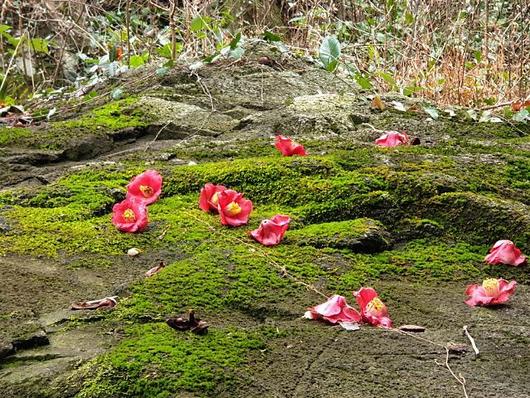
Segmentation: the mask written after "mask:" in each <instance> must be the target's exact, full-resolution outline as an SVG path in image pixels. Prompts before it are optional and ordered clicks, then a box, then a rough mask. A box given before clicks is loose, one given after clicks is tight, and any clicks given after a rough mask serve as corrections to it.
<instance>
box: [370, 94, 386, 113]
mask: <svg viewBox="0 0 530 398" xmlns="http://www.w3.org/2000/svg"><path fill="white" fill-rule="evenodd" d="M371 105H372V108H374V109H379V110H380V111H384V110H385V109H386V105H385V103H384V102H383V100H382V99H381V97H380V96H379V95H376V96H375V97H374V99H373V100H372V104H371Z"/></svg>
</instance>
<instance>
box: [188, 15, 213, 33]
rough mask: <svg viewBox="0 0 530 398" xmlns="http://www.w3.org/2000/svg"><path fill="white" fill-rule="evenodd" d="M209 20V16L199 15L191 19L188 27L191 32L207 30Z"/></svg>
mask: <svg viewBox="0 0 530 398" xmlns="http://www.w3.org/2000/svg"><path fill="white" fill-rule="evenodd" d="M209 22H211V18H209V17H206V16H204V17H201V16H200V15H199V16H198V17H195V18H193V19H192V20H191V24H190V29H191V31H192V32H200V31H203V30H207V29H208V28H209V26H208V24H209Z"/></svg>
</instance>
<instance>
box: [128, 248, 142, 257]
mask: <svg viewBox="0 0 530 398" xmlns="http://www.w3.org/2000/svg"><path fill="white" fill-rule="evenodd" d="M141 252H142V251H141V250H140V249H137V248H136V247H132V248H130V249H129V250H127V255H128V256H129V257H136V256H137V255H139V254H140V253H141Z"/></svg>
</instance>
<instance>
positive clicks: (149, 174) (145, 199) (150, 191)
mask: <svg viewBox="0 0 530 398" xmlns="http://www.w3.org/2000/svg"><path fill="white" fill-rule="evenodd" d="M161 191H162V176H161V175H160V174H159V173H158V171H156V170H147V171H144V172H143V173H142V174H139V175H137V176H136V177H134V178H133V179H132V180H131V182H130V183H129V184H128V185H127V198H134V199H135V200H136V201H138V202H141V203H143V204H144V205H146V206H147V205H150V204H151V203H154V202H156V201H157V200H158V198H159V196H160V193H161Z"/></svg>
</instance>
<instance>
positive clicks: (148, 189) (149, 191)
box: [140, 185, 153, 198]
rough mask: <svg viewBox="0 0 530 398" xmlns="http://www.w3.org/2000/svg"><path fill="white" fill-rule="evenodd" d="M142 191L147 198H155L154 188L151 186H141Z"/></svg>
mask: <svg viewBox="0 0 530 398" xmlns="http://www.w3.org/2000/svg"><path fill="white" fill-rule="evenodd" d="M140 191H141V192H142V194H143V195H144V197H146V198H149V197H151V196H153V188H151V187H150V186H149V185H140Z"/></svg>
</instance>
